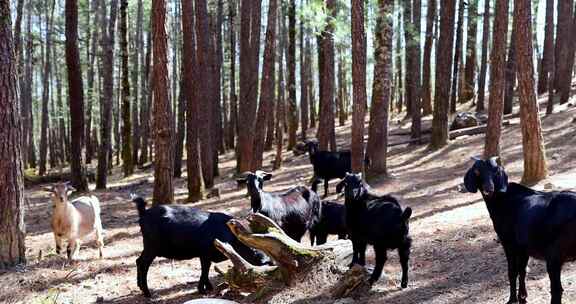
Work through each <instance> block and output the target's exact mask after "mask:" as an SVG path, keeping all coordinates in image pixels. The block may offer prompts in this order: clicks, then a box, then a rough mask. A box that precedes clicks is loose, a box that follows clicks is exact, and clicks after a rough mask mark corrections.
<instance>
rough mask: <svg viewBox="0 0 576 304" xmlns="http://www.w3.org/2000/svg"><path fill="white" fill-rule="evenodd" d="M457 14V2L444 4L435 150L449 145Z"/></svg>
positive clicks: (437, 77)
mask: <svg viewBox="0 0 576 304" xmlns="http://www.w3.org/2000/svg"><path fill="white" fill-rule="evenodd" d="M455 12H456V0H446V1H443V2H442V4H441V9H440V37H439V42H438V49H437V52H436V93H435V96H434V117H433V119H432V140H431V142H430V147H431V148H433V149H438V148H441V147H443V146H445V145H446V144H448V111H449V102H450V81H451V79H452V55H453V46H454V42H453V41H454V21H455V20H454V19H455V18H454V17H455ZM452 89H455V88H452Z"/></svg>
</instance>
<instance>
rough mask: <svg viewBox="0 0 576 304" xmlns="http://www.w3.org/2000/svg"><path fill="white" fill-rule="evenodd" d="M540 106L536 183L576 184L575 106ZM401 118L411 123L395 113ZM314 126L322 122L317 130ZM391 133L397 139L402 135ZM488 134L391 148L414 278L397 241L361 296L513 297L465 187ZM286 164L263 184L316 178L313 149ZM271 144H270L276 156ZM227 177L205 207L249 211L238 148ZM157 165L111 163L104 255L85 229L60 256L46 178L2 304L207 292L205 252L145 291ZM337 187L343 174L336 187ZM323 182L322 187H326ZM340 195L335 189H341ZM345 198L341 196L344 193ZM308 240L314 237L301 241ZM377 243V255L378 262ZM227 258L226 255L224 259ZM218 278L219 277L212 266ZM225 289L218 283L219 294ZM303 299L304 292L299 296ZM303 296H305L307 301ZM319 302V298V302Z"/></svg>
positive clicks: (499, 254) (386, 184) (534, 297)
mask: <svg viewBox="0 0 576 304" xmlns="http://www.w3.org/2000/svg"><path fill="white" fill-rule="evenodd" d="M560 110H561V112H559V113H556V114H553V115H551V116H546V117H543V119H542V121H543V128H544V138H545V141H546V149H547V151H546V152H547V156H548V161H549V167H550V175H551V177H550V179H549V180H547V181H544V182H542V183H541V184H540V185H539V186H538V187H543V186H544V185H547V184H548V185H547V188H548V187H549V186H550V184H551V185H553V186H554V187H556V188H572V189H574V188H576V179H575V178H574V177H575V176H576V149H574V146H576V137H575V136H574V134H576V132H575V131H576V122H575V121H574V119H575V117H576V109H574V108H564V109H560ZM391 127H392V129H395V128H406V125H403V124H402V123H399V122H396V121H394V122H393V123H392V126H391ZM349 132H350V126H349V125H346V126H344V127H338V130H337V133H338V140H339V143H340V146H341V147H346V146H347V142H349V136H350V134H349ZM311 134H313V133H311ZM399 139H400V138H399V137H397V136H392V138H391V141H395V140H399ZM502 141H503V142H502V150H503V153H502V155H503V158H504V159H503V160H504V164H505V165H506V169H507V171H508V173H509V174H510V180H511V181H518V180H519V179H520V177H521V171H522V145H521V134H520V125H519V120H518V119H515V120H512V121H511V125H510V126H508V127H506V128H505V129H504V131H503V135H502ZM483 144H484V136H483V135H479V136H469V137H461V138H458V139H457V140H455V141H453V142H452V143H451V144H450V145H449V146H447V147H445V148H443V149H441V150H439V151H434V152H430V151H428V150H427V148H426V146H425V145H423V146H410V147H407V146H398V147H395V148H393V149H392V151H391V155H392V156H391V157H390V172H391V174H392V178H388V179H382V180H381V181H378V182H375V183H373V185H372V186H373V187H374V188H375V189H377V190H378V191H380V192H383V193H390V194H394V195H396V196H398V197H400V198H401V200H402V201H403V204H404V205H405V206H411V207H412V209H413V210H414V214H413V218H412V221H411V227H410V228H411V235H412V237H413V239H414V243H413V253H412V256H411V262H410V264H411V268H410V283H409V287H408V288H406V289H404V290H402V289H400V287H399V286H400V282H399V280H400V267H399V263H398V259H397V254H396V252H390V253H389V260H388V262H387V263H386V266H385V270H384V272H385V274H384V275H383V276H382V278H381V279H380V281H379V282H378V283H377V284H376V285H375V286H374V288H373V289H372V291H371V292H370V293H369V294H367V295H365V297H363V298H362V299H359V300H357V303H430V304H432V303H434V304H437V303H505V302H506V301H507V299H508V283H507V275H506V262H505V258H504V253H503V250H502V249H501V247H500V244H499V243H498V242H497V239H496V234H495V233H494V231H493V229H492V223H491V221H490V218H489V216H488V213H487V211H486V208H485V205H484V202H483V201H482V200H481V197H480V195H479V194H469V193H462V192H461V188H462V186H461V184H462V177H463V175H464V173H465V171H466V169H467V168H468V166H469V165H470V164H471V162H470V161H469V158H470V156H474V155H480V154H481V153H482V147H483ZM285 157H286V162H285V163H284V166H283V168H282V169H281V170H279V171H275V172H273V174H274V177H273V179H272V181H271V182H269V183H268V184H266V186H265V189H266V190H269V191H280V190H283V189H287V188H289V187H292V186H294V185H297V184H305V183H306V181H308V180H309V178H310V177H311V166H310V165H309V161H308V156H307V155H301V156H294V155H292V153H291V152H288V153H287V154H285ZM272 158H273V155H272V154H270V153H268V154H267V155H266V159H265V164H267V165H269V164H270V162H271V160H272ZM220 160H221V177H220V178H219V179H218V181H217V187H218V188H220V191H221V196H220V198H219V199H218V198H214V199H209V200H205V201H202V202H201V203H199V204H196V206H198V207H201V208H203V209H207V210H217V211H223V212H227V213H230V214H234V215H237V216H242V215H245V214H246V213H247V212H248V207H249V201H248V199H247V197H246V196H245V193H246V191H245V190H243V189H237V188H236V183H235V182H234V180H233V179H232V177H231V176H232V173H233V166H234V161H233V154H231V153H228V154H226V155H223V156H221V159H220ZM151 191H152V172H151V171H145V172H141V171H138V172H137V174H136V175H134V176H132V177H130V178H127V179H124V178H122V177H121V173H120V171H119V170H115V171H114V175H113V177H112V183H111V184H110V189H108V190H107V191H95V192H94V194H95V195H96V196H97V197H98V198H99V199H100V201H101V202H102V205H103V206H102V219H103V224H104V228H105V230H106V235H105V243H106V247H105V253H104V254H105V258H104V259H102V260H99V259H97V250H96V247H95V242H94V241H93V240H92V239H89V240H86V241H85V242H84V244H83V247H82V249H81V251H80V261H78V262H76V263H74V264H73V265H68V264H67V263H66V261H65V257H64V255H60V256H58V255H56V254H55V251H54V244H53V238H52V234H51V232H50V224H49V222H50V215H51V209H52V207H51V203H50V201H49V199H48V195H47V194H46V193H44V192H42V190H41V187H40V186H37V187H33V188H31V189H27V191H26V193H27V197H28V202H27V208H26V209H27V210H26V224H27V232H28V235H27V238H26V246H27V256H28V265H27V266H26V267H24V268H21V269H18V270H17V271H12V272H5V273H0V303H96V302H98V303H110V304H121V303H126V304H128V303H184V302H185V301H187V300H190V299H194V298H199V297H201V296H200V295H198V293H197V292H196V282H197V281H198V279H199V276H200V263H199V261H198V260H191V261H170V260H166V259H162V258H159V259H157V260H156V261H155V262H154V264H153V265H152V267H151V269H150V272H149V276H148V282H149V286H150V288H151V289H152V292H153V298H152V299H145V298H144V297H143V296H142V295H141V293H140V290H139V289H138V287H137V286H136V265H135V260H136V258H137V257H138V255H139V253H140V251H141V249H142V243H141V242H142V241H141V236H140V231H139V227H138V224H137V213H136V210H135V208H134V206H133V205H132V203H131V202H130V200H129V194H130V193H131V192H135V193H138V194H140V195H144V196H147V197H150V195H151ZM330 191H331V193H333V192H334V191H335V189H334V184H331V187H330ZM321 193H323V191H321ZM176 197H177V199H178V200H184V199H185V197H186V183H185V177H184V178H183V179H177V180H176ZM330 198H331V199H337V198H336V196H335V195H334V194H332V195H331V197H330ZM338 199H339V200H341V199H340V198H338ZM304 242H306V243H308V240H304ZM373 262H374V259H373V254H372V251H371V249H369V253H368V263H369V264H370V263H373ZM217 266H218V267H219V268H221V269H225V268H226V267H228V263H227V262H223V263H220V264H218V265H217ZM529 268H530V270H529V273H528V276H527V286H528V294H529V296H528V301H529V303H548V302H549V282H548V278H547V275H546V271H545V267H544V263H543V262H541V261H535V260H531V261H530V264H529ZM210 277H211V280H212V282H213V283H216V284H218V283H219V282H221V278H220V276H219V275H218V274H217V272H216V271H214V266H213V267H212V271H211V272H210ZM562 279H563V284H564V289H565V293H564V295H565V298H564V299H565V301H564V303H576V264H568V265H566V266H565V268H564V270H563V278H562ZM211 296H212V297H218V294H215V295H211ZM299 302H302V301H299ZM303 302H306V301H303ZM310 302H313V301H310Z"/></svg>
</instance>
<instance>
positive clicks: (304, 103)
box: [300, 0, 310, 140]
mask: <svg viewBox="0 0 576 304" xmlns="http://www.w3.org/2000/svg"><path fill="white" fill-rule="evenodd" d="M300 7H304V0H300ZM304 36H305V30H304V20H303V18H301V19H300V124H301V128H302V129H301V130H302V133H301V139H302V140H306V133H307V132H308V123H309V118H308V116H309V115H308V112H309V106H308V99H309V97H310V96H309V95H308V84H309V83H308V79H307V78H306V76H307V72H306V69H307V66H306V45H305V43H304Z"/></svg>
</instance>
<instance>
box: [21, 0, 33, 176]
mask: <svg viewBox="0 0 576 304" xmlns="http://www.w3.org/2000/svg"><path fill="white" fill-rule="evenodd" d="M32 10H33V9H32V1H28V3H27V5H26V11H27V12H28V14H27V17H26V47H25V49H26V52H25V54H26V62H25V64H24V85H23V86H22V91H21V92H22V94H21V96H22V97H21V98H22V108H21V116H22V117H23V125H24V126H23V132H24V134H22V135H23V136H22V138H23V141H24V144H23V151H22V152H23V156H22V157H23V159H25V163H27V164H28V167H30V168H35V167H36V151H35V148H34V136H33V133H34V132H33V129H34V117H33V116H32V87H33V86H34V77H33V69H32V54H33V52H34V43H33V41H32V40H33V37H32V22H31V20H32V14H33V12H32Z"/></svg>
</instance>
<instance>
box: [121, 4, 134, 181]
mask: <svg viewBox="0 0 576 304" xmlns="http://www.w3.org/2000/svg"><path fill="white" fill-rule="evenodd" d="M127 11H128V0H120V27H119V31H120V33H119V34H120V52H121V54H120V57H121V60H122V96H121V98H122V165H123V169H124V176H130V175H132V174H133V173H134V160H133V158H132V156H133V153H134V151H132V118H131V116H130V115H131V114H132V112H131V110H130V80H129V79H130V75H129V72H128V71H129V69H128V12H127ZM133 68H134V67H133Z"/></svg>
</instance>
